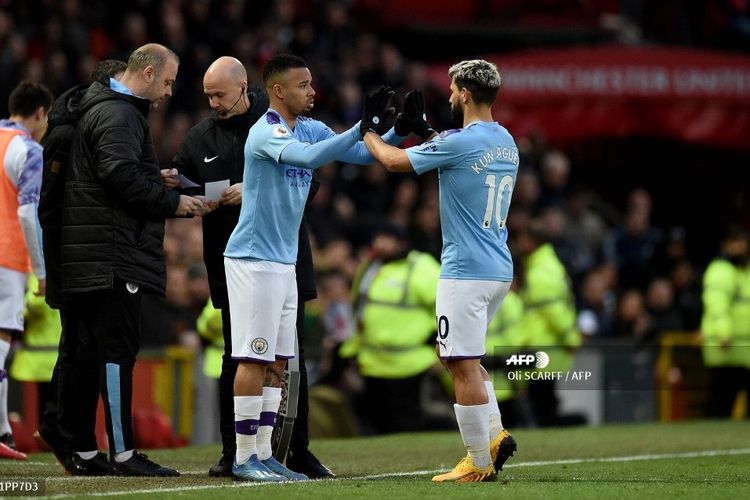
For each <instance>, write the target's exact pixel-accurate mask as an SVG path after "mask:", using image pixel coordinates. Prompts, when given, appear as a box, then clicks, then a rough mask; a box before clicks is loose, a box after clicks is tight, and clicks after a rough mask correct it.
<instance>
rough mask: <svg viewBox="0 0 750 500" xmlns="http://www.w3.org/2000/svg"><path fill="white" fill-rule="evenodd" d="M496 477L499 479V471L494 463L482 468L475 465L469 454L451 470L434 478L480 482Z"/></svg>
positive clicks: (447, 480)
mask: <svg viewBox="0 0 750 500" xmlns="http://www.w3.org/2000/svg"><path fill="white" fill-rule="evenodd" d="M495 479H497V473H496V472H495V466H494V465H493V464H490V465H488V466H487V467H486V468H484V469H480V468H478V467H475V466H474V462H472V460H471V457H470V456H468V455H467V456H465V457H464V458H462V459H461V461H460V462H458V464H456V466H455V467H453V470H451V471H450V472H446V473H445V474H439V475H437V476H435V477H433V478H432V480H433V481H434V482H436V483H448V482H453V483H478V482H480V481H494V480H495Z"/></svg>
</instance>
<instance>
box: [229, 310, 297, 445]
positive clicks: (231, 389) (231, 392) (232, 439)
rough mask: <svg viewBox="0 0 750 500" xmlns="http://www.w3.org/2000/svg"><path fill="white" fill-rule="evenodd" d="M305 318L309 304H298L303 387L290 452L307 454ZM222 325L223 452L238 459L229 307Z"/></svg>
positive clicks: (234, 371) (234, 370) (233, 361)
mask: <svg viewBox="0 0 750 500" xmlns="http://www.w3.org/2000/svg"><path fill="white" fill-rule="evenodd" d="M304 318H305V302H304V301H303V300H301V299H299V300H298V302H297V340H298V344H299V346H300V347H299V371H300V387H299V401H298V403H297V418H296V419H295V420H294V428H293V430H292V436H291V439H290V442H289V449H290V450H292V452H294V453H303V452H305V451H307V448H308V446H309V444H310V440H309V434H308V413H309V408H310V407H309V404H308V401H307V397H308V396H307V394H308V389H307V369H306V368H305V356H304V352H303V349H302V335H303V327H304ZM221 326H222V333H223V335H224V355H223V356H222V358H221V375H220V376H219V431H220V432H221V445H222V448H221V453H222V455H224V456H234V454H235V453H236V452H237V442H236V438H235V433H234V376H235V374H236V373H237V361H235V360H233V359H232V357H231V356H232V322H231V318H230V316H229V307H224V308H223V309H222V310H221Z"/></svg>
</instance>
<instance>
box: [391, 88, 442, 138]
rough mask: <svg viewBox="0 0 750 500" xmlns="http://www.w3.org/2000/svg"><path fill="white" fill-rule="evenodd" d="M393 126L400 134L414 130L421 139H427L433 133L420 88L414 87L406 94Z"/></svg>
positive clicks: (406, 133)
mask: <svg viewBox="0 0 750 500" xmlns="http://www.w3.org/2000/svg"><path fill="white" fill-rule="evenodd" d="M393 127H394V128H395V129H396V134H398V135H401V136H405V135H409V132H414V133H415V134H417V135H418V136H419V137H421V138H422V139H427V138H428V137H430V136H431V135H432V134H434V133H435V131H434V130H433V129H432V127H430V124H429V122H428V121H427V115H426V114H425V112H424V96H423V95H422V91H421V90H418V89H414V90H412V91H410V92H409V93H408V94H406V99H405V100H404V111H403V112H402V113H399V114H398V116H397V117H396V123H394V124H393Z"/></svg>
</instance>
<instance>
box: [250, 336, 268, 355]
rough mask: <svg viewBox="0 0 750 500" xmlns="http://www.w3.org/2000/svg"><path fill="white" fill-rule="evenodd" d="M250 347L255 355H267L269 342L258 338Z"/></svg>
mask: <svg viewBox="0 0 750 500" xmlns="http://www.w3.org/2000/svg"><path fill="white" fill-rule="evenodd" d="M250 347H251V348H252V349H253V352H254V353H255V354H265V353H266V351H267V350H268V341H266V339H264V338H260V337H256V338H254V339H253V340H252V341H251V342H250Z"/></svg>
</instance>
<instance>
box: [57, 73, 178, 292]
mask: <svg viewBox="0 0 750 500" xmlns="http://www.w3.org/2000/svg"><path fill="white" fill-rule="evenodd" d="M150 106H151V103H150V102H149V101H148V100H145V99H141V98H138V97H133V96H128V95H125V94H121V93H118V92H115V91H113V90H112V89H110V88H109V87H107V86H104V85H102V84H101V83H98V82H95V83H93V84H92V85H91V86H90V87H89V89H88V90H87V91H86V93H85V95H84V96H83V98H82V99H81V110H80V113H81V116H80V120H79V122H78V125H77V127H76V133H75V136H74V139H73V147H72V151H71V164H70V168H69V169H68V173H67V178H66V182H65V194H64V204H63V207H64V208H63V227H62V248H61V251H62V259H61V261H62V282H63V286H62V288H63V291H64V292H73V293H77V292H88V291H94V290H106V289H111V288H112V286H113V282H114V278H115V276H117V277H118V278H120V279H122V280H125V281H128V282H132V283H135V284H137V285H139V286H140V287H142V289H143V290H144V291H145V292H150V293H157V294H162V295H163V294H164V291H165V287H166V276H167V273H166V269H165V263H164V251H163V242H164V219H165V218H167V217H170V216H173V215H174V213H175V211H176V210H177V206H178V204H179V197H180V195H179V193H178V192H176V191H174V190H169V189H167V188H166V187H165V186H164V185H163V183H162V179H161V174H160V172H159V163H158V160H157V156H156V151H155V150H154V146H153V143H152V140H151V130H150V129H149V126H148V122H147V119H146V118H147V115H148V111H149V108H150Z"/></svg>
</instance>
